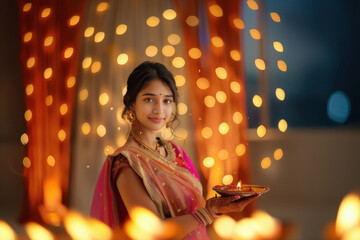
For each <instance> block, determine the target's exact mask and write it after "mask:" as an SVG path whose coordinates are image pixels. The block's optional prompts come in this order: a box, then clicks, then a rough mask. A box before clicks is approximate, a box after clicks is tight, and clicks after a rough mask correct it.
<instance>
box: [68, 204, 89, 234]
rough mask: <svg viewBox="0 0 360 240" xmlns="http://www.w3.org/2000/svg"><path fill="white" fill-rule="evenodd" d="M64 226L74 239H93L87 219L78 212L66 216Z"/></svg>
mask: <svg viewBox="0 0 360 240" xmlns="http://www.w3.org/2000/svg"><path fill="white" fill-rule="evenodd" d="M64 226H65V229H66V231H67V232H68V233H69V235H70V236H71V238H72V239H92V237H91V234H90V229H89V225H88V223H87V221H86V219H85V218H84V217H83V216H81V215H80V214H79V213H77V212H73V211H71V212H69V213H68V214H67V215H66V216H65V218H64Z"/></svg>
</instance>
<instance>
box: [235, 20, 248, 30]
mask: <svg viewBox="0 0 360 240" xmlns="http://www.w3.org/2000/svg"><path fill="white" fill-rule="evenodd" d="M233 23H234V26H235V27H236V28H237V29H239V30H241V29H244V28H245V24H244V21H243V20H241V19H240V18H234V20H233Z"/></svg>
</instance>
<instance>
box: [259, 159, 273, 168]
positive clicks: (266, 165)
mask: <svg viewBox="0 0 360 240" xmlns="http://www.w3.org/2000/svg"><path fill="white" fill-rule="evenodd" d="M270 166H271V159H270V158H269V157H265V158H263V159H262V160H261V167H262V168H263V169H267V168H269V167H270Z"/></svg>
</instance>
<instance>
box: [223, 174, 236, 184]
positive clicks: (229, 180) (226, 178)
mask: <svg viewBox="0 0 360 240" xmlns="http://www.w3.org/2000/svg"><path fill="white" fill-rule="evenodd" d="M233 181H234V177H233V176H232V175H230V174H227V175H225V176H224V177H223V178H222V183H223V184H224V185H229V184H231V183H232V182H233Z"/></svg>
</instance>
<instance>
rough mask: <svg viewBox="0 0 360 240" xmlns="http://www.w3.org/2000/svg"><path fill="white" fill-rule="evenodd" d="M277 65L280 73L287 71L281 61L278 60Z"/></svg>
mask: <svg viewBox="0 0 360 240" xmlns="http://www.w3.org/2000/svg"><path fill="white" fill-rule="evenodd" d="M277 65H278V68H279V69H280V71H283V72H286V71H287V65H286V63H285V62H284V61H283V60H278V61H277Z"/></svg>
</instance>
